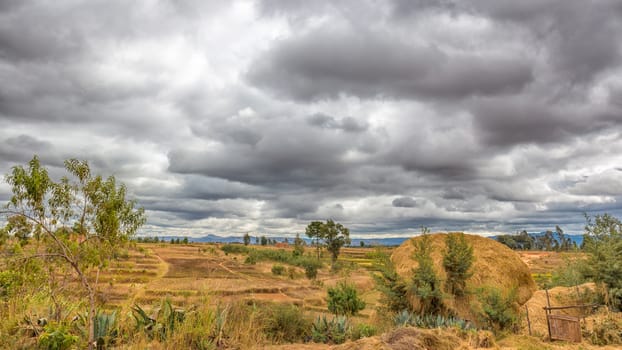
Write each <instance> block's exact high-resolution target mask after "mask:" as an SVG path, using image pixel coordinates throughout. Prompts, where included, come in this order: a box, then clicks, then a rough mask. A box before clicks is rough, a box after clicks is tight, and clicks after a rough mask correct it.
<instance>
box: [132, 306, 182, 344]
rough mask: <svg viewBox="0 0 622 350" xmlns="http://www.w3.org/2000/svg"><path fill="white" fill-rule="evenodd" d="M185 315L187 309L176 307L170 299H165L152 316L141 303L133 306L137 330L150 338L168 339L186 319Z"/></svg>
mask: <svg viewBox="0 0 622 350" xmlns="http://www.w3.org/2000/svg"><path fill="white" fill-rule="evenodd" d="M185 315H186V312H185V310H183V309H178V308H174V307H173V305H172V304H171V302H170V300H169V299H165V300H163V301H162V303H161V306H160V307H159V308H157V309H155V311H154V315H152V316H149V315H148V314H147V313H146V312H145V310H144V309H143V308H141V307H140V306H139V305H134V306H133V307H132V316H133V317H134V321H135V322H136V323H135V326H136V327H135V328H136V330H138V331H139V332H144V333H145V334H146V335H147V336H148V337H149V338H150V339H158V340H166V338H167V337H169V336H170V335H171V334H173V333H174V332H175V329H176V328H177V326H178V325H179V324H180V323H182V322H183V321H184V318H185Z"/></svg>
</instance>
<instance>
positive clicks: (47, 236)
mask: <svg viewBox="0 0 622 350" xmlns="http://www.w3.org/2000/svg"><path fill="white" fill-rule="evenodd" d="M64 165H65V170H66V172H67V173H68V176H65V177H62V178H61V179H60V180H59V181H57V182H55V181H53V180H52V179H51V178H50V177H49V176H48V172H47V170H46V169H45V168H44V167H43V166H41V164H40V162H39V159H38V158H37V157H36V156H35V157H33V158H32V160H31V161H30V162H29V163H28V165H27V167H23V166H15V167H13V168H12V171H11V173H10V174H8V175H7V176H6V182H7V183H8V184H9V186H10V187H11V192H12V196H11V198H10V201H9V203H8V205H7V206H6V210H4V211H3V213H4V214H6V215H7V216H8V219H7V221H8V227H5V229H6V230H7V231H11V232H14V234H16V235H17V236H18V238H20V237H21V238H20V240H22V241H25V240H27V239H28V237H34V238H35V239H36V241H37V244H38V245H39V244H42V245H43V247H39V249H38V250H35V251H33V253H32V254H33V255H32V256H31V257H36V258H41V259H43V260H45V262H46V265H48V266H49V267H50V268H49V269H48V270H49V272H50V277H52V274H54V273H57V272H58V271H64V272H66V276H67V275H69V274H72V273H75V274H76V275H77V276H78V279H79V281H80V283H81V286H82V287H83V289H84V290H85V291H86V294H87V295H88V298H89V304H90V305H89V306H90V310H89V318H91V320H93V319H94V317H95V290H94V288H93V287H92V286H91V282H89V278H88V277H87V275H86V271H87V270H88V269H90V268H92V267H95V268H103V267H105V266H106V265H107V263H108V261H109V260H111V259H113V258H115V256H116V252H117V250H118V249H119V247H121V246H122V245H123V244H125V243H127V242H128V240H129V238H130V237H132V236H133V235H134V234H135V233H136V231H137V230H138V228H139V227H140V226H142V225H143V224H144V223H145V220H146V218H145V215H144V210H143V209H142V208H135V204H136V203H135V202H134V201H132V200H127V199H126V191H127V190H126V187H125V185H123V184H120V185H117V182H116V179H115V178H114V176H110V177H108V178H106V179H104V178H102V177H101V176H94V175H92V174H91V170H90V167H89V165H88V163H87V162H85V161H79V160H76V159H69V160H67V161H65V164H64ZM70 225H71V227H70ZM42 251H43V252H44V253H43V254H42V253H41V252H42ZM26 258H28V257H26ZM61 266H62V267H61ZM55 267H56V268H55ZM50 286H52V285H50ZM90 324H91V325H94V322H90ZM88 337H89V341H88V343H89V344H92V343H94V341H95V339H93V329H92V328H91V329H90V330H89V336H88ZM89 347H91V345H89Z"/></svg>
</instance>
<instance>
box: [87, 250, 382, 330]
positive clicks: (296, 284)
mask: <svg viewBox="0 0 622 350" xmlns="http://www.w3.org/2000/svg"><path fill="white" fill-rule="evenodd" d="M263 249H275V248H272V247H265V248H263ZM370 252H372V250H371V249H360V248H346V249H344V250H343V253H342V255H341V256H340V261H341V262H342V263H343V264H344V265H345V266H346V268H344V269H343V270H342V271H341V272H339V273H330V271H329V267H328V263H327V264H325V265H326V266H325V267H324V268H322V269H320V270H319V271H318V278H317V280H316V281H310V280H309V279H307V278H306V277H305V275H304V270H303V269H302V268H299V267H294V266H288V265H285V267H286V273H285V274H284V275H283V276H276V275H274V274H273V273H272V272H271V269H272V266H273V265H274V263H273V262H258V263H257V264H255V265H250V264H245V263H244V260H245V258H246V257H245V256H244V255H236V254H228V255H227V254H225V253H224V252H223V251H221V250H220V249H219V247H218V245H214V244H188V245H171V244H138V246H137V248H136V249H132V250H130V252H129V255H128V256H127V258H125V259H122V260H120V261H118V262H115V263H114V264H113V265H112V267H111V268H110V269H109V271H107V272H106V273H102V274H101V275H100V276H99V283H98V290H99V292H100V296H101V298H102V300H103V301H104V302H105V304H106V305H107V306H108V307H119V306H122V305H124V304H125V305H128V304H134V303H137V304H139V305H142V306H145V307H150V306H155V305H158V304H159V303H160V301H161V300H162V299H163V298H169V299H170V300H171V301H172V302H173V303H174V304H175V305H179V306H190V305H197V304H203V303H209V304H211V305H218V304H226V303H228V302H230V301H234V300H246V301H254V302H257V303H262V302H282V303H291V304H295V305H298V306H301V307H303V308H304V309H305V310H308V311H311V312H312V313H324V312H327V307H326V300H325V297H326V288H327V287H330V286H334V285H336V284H337V283H338V282H339V281H342V280H348V281H349V282H350V283H354V284H355V285H356V286H357V288H358V290H359V293H360V295H361V296H362V298H363V299H364V300H365V301H366V303H367V305H368V307H367V308H366V309H365V310H364V311H363V313H362V315H361V316H360V317H363V318H366V317H369V316H370V314H371V312H372V311H373V309H374V306H375V304H376V303H377V301H378V293H377V292H376V291H374V290H373V281H372V279H371V277H370V270H371V269H372V267H373V266H372V259H371V258H370V257H369V253H370Z"/></svg>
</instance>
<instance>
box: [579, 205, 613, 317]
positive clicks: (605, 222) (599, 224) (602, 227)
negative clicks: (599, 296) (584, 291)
mask: <svg viewBox="0 0 622 350" xmlns="http://www.w3.org/2000/svg"><path fill="white" fill-rule="evenodd" d="M586 220H587V224H586V226H585V235H584V239H583V244H584V250H585V251H586V252H587V253H588V254H589V255H590V258H589V263H588V265H587V266H588V267H589V268H588V269H586V271H585V274H586V277H588V278H591V279H593V280H594V281H595V282H597V283H601V284H603V285H605V287H606V293H605V300H606V302H607V304H608V305H609V307H610V308H611V309H612V310H615V311H622V278H620V276H622V264H620V261H622V222H620V220H619V219H617V218H615V217H613V216H611V215H609V214H603V215H596V216H595V217H594V220H592V218H590V217H589V216H587V215H586Z"/></svg>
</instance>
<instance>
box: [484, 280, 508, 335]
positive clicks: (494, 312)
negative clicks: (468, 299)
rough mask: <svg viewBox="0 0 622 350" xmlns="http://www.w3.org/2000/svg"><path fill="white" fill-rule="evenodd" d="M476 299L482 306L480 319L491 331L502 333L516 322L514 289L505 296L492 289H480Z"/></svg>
mask: <svg viewBox="0 0 622 350" xmlns="http://www.w3.org/2000/svg"><path fill="white" fill-rule="evenodd" d="M478 299H479V301H480V302H481V304H482V312H481V314H480V318H481V319H482V322H483V323H485V324H487V326H488V328H489V329H490V330H492V331H495V332H497V331H502V330H506V329H510V328H511V327H514V326H515V325H516V324H517V322H518V311H517V303H516V289H515V288H514V289H512V290H510V291H509V292H508V293H507V294H506V295H503V293H502V292H501V291H500V290H499V289H497V288H494V287H490V288H487V289H480V290H479V291H478Z"/></svg>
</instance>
